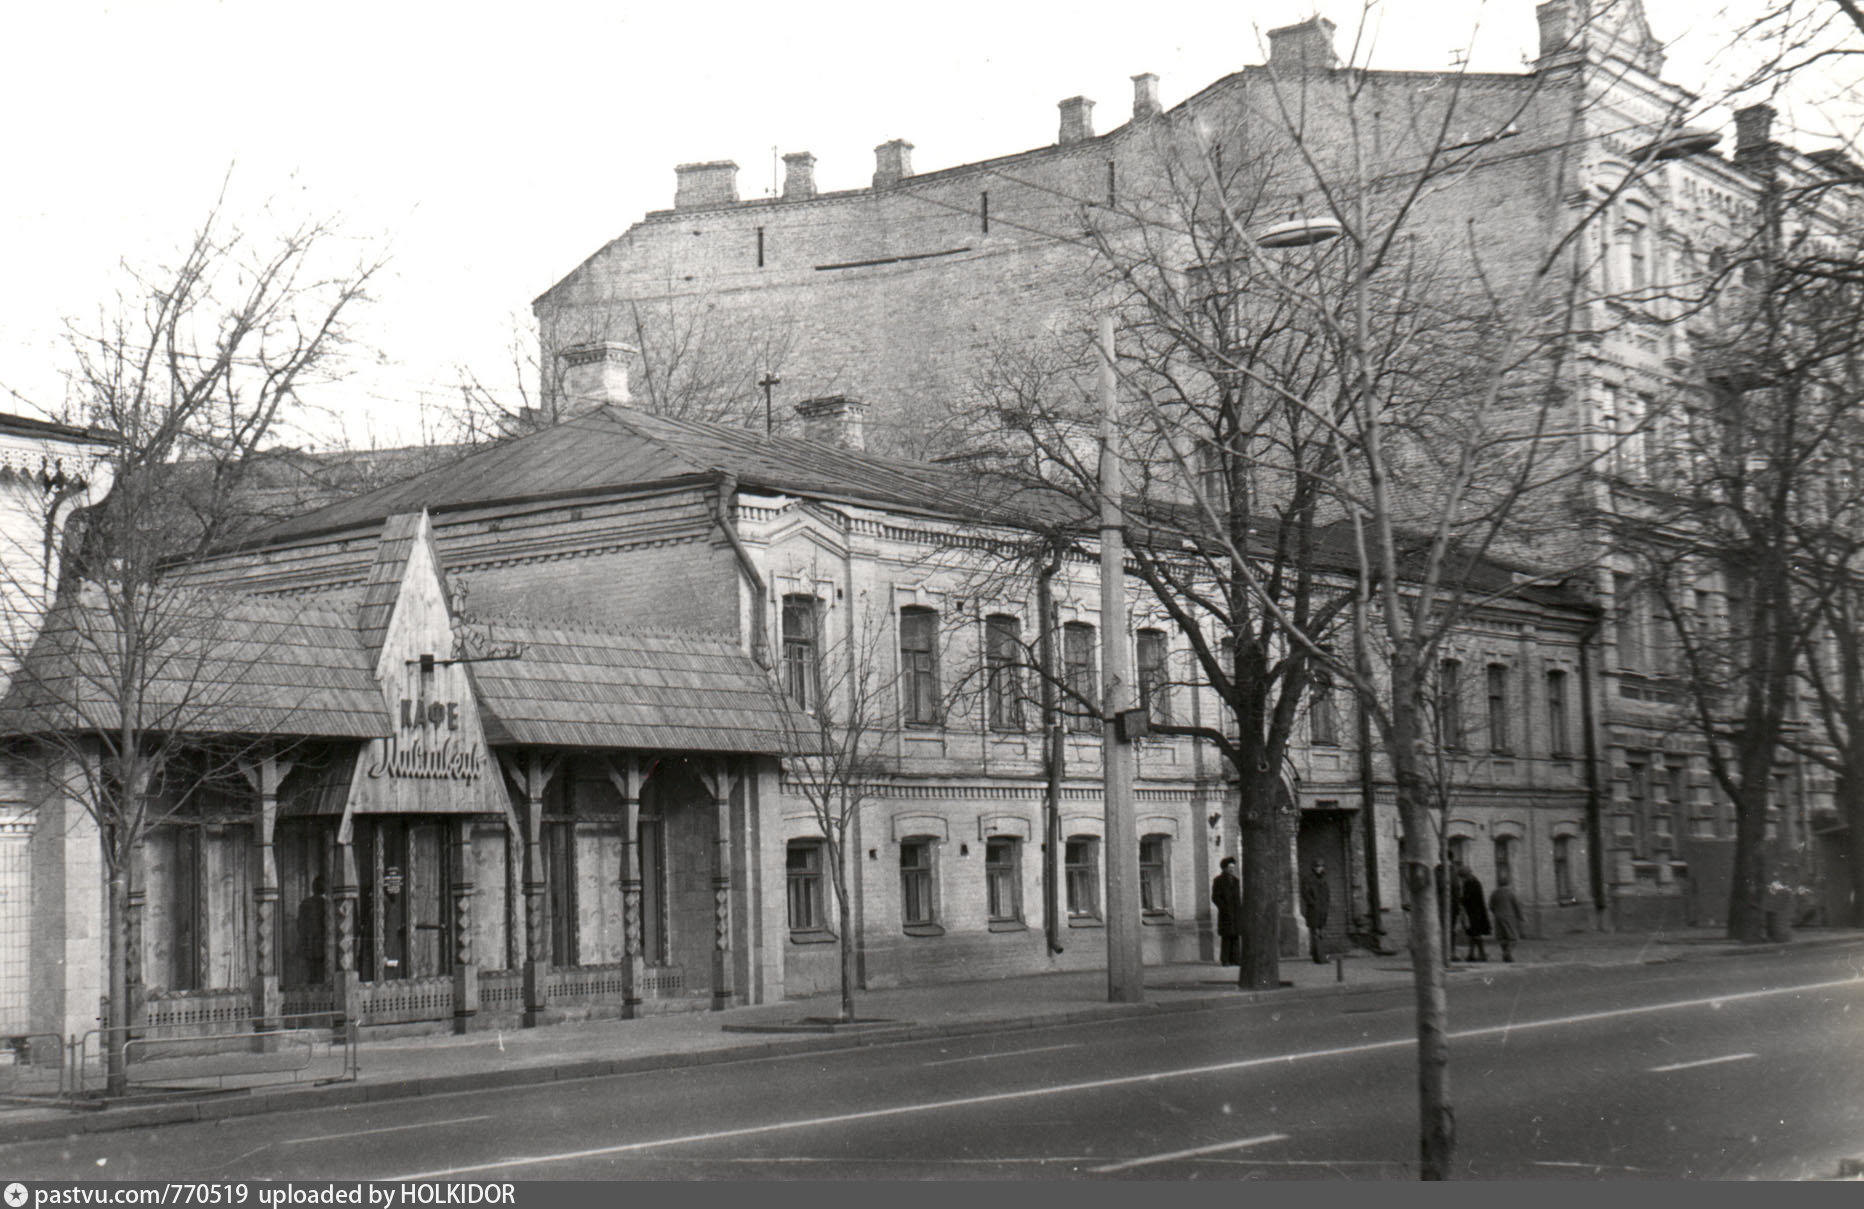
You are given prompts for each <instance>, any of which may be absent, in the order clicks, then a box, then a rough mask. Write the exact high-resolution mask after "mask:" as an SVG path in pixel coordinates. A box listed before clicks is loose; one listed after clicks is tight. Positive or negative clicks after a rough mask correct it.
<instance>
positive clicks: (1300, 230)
mask: <svg viewBox="0 0 1864 1209" xmlns="http://www.w3.org/2000/svg"><path fill="white" fill-rule="evenodd" d="M1340 231H1341V227H1340V220H1339V219H1337V218H1333V217H1330V216H1328V215H1324V214H1317V215H1312V216H1309V217H1307V218H1290V219H1289V220H1288V221H1287V222H1278V223H1276V224H1275V225H1274V226H1272V227H1270V228H1269V229H1268V230H1266V231H1264V232H1262V233H1261V234H1260V235H1258V236H1256V246H1257V247H1258V248H1309V247H1313V246H1314V245H1315V244H1322V243H1326V242H1327V241H1329V240H1333V239H1338V238H1339V237H1340Z"/></svg>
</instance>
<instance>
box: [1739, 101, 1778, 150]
mask: <svg viewBox="0 0 1864 1209" xmlns="http://www.w3.org/2000/svg"><path fill="white" fill-rule="evenodd" d="M1775 116H1776V114H1775V111H1774V108H1773V106H1771V105H1767V104H1764V103H1763V104H1759V105H1749V106H1748V107H1747V108H1746V109H1737V110H1735V163H1737V164H1744V163H1747V162H1748V161H1750V160H1752V159H1754V158H1755V157H1757V156H1764V155H1766V154H1767V151H1768V149H1769V148H1770V147H1772V146H1773V119H1774V117H1775Z"/></svg>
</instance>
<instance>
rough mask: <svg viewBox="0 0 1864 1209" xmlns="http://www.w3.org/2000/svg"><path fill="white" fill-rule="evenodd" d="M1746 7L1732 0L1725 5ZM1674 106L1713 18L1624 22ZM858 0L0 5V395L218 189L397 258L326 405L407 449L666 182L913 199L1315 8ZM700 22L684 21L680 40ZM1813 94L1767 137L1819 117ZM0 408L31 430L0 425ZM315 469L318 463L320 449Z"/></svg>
mask: <svg viewBox="0 0 1864 1209" xmlns="http://www.w3.org/2000/svg"><path fill="white" fill-rule="evenodd" d="M1738 2H1742V3H1745V2H1747V0H1738ZM1646 5H1647V8H1648V11H1649V13H1650V17H1651V21H1652V24H1653V26H1654V27H1655V29H1656V33H1657V35H1658V37H1660V38H1662V39H1664V40H1666V41H1668V42H1671V43H1672V46H1671V68H1670V69H1669V70H1668V71H1667V72H1666V75H1668V76H1669V77H1670V78H1671V79H1672V80H1674V81H1675V82H1677V83H1680V84H1683V85H1685V86H1687V87H1691V88H1693V89H1696V90H1698V91H1702V92H1704V93H1705V94H1709V95H1713V91H1712V90H1713V89H1714V88H1715V87H1717V86H1719V82H1720V81H1722V80H1724V79H1726V78H1727V77H1729V76H1730V75H1731V74H1732V73H1733V72H1734V71H1735V70H1737V68H1738V66H1739V65H1738V64H1736V63H1734V62H1733V61H1731V60H1729V59H1727V58H1726V57H1724V58H1721V59H1719V60H1716V59H1715V56H1716V55H1717V53H1718V52H1719V51H1720V49H1721V47H1722V45H1723V44H1724V43H1725V42H1726V40H1727V34H1726V30H1727V29H1728V24H1727V22H1726V19H1725V18H1722V17H1720V16H1719V15H1712V14H1713V9H1714V5H1713V4H1712V3H1711V4H1699V3H1690V2H1688V0H1646ZM889 7H891V6H881V5H877V4H873V3H872V2H871V0H866V2H863V3H858V4H857V3H832V4H830V3H807V2H802V3H796V2H792V3H770V2H769V0H762V2H758V3H737V2H734V0H715V2H714V3H711V4H708V5H705V6H703V7H700V8H698V9H691V8H687V7H685V6H680V5H673V4H665V3H656V4H645V3H609V4H597V3H574V2H571V0H541V2H540V0H531V2H527V3H523V4H518V3H507V4H498V5H494V4H484V3H473V2H471V0H463V2H454V3H448V4H400V3H389V2H385V0H370V2H361V3H357V2H351V0H310V2H306V3H293V4H289V5H287V4H280V3H263V4H261V3H236V2H229V3H208V2H204V0H167V2H162V3H145V4H111V5H98V4H96V3H95V2H94V0H92V2H88V3H79V2H52V0H46V2H42V3H36V4H26V3H14V4H10V5H8V6H7V7H6V15H5V16H4V17H0V34H3V35H4V36H3V37H0V46H4V49H3V50H0V107H3V109H0V111H3V112H5V113H6V114H7V118H6V126H5V131H4V135H3V136H0V137H4V138H5V140H6V141H7V143H8V144H9V146H8V148H7V155H6V160H5V162H6V164H7V165H8V167H9V169H10V171H9V173H8V174H7V176H6V177H5V178H4V179H5V184H4V186H3V187H0V273H3V274H4V279H3V284H0V291H3V292H0V385H3V386H5V387H7V388H10V389H12V390H14V391H17V392H19V393H20V394H22V395H24V396H25V397H26V399H28V400H30V401H32V402H36V403H38V404H40V405H41V406H42V407H45V408H54V407H56V406H57V405H58V404H59V402H60V401H61V398H62V394H63V386H62V380H61V378H60V377H59V374H58V371H59V369H60V368H61V367H62V366H63V365H65V364H66V363H67V358H66V355H65V353H64V352H63V349H62V342H61V338H60V333H61V330H62V320H64V319H65V318H67V317H80V318H81V317H83V316H84V315H86V314H94V313H95V311H96V307H97V305H98V301H99V300H100V299H102V298H104V297H106V296H107V295H108V293H109V291H110V290H111V289H112V288H113V287H114V286H115V285H116V284H118V282H119V280H120V278H119V277H118V275H117V266H118V262H119V260H121V259H128V260H130V261H131V262H133V263H148V262H150V261H152V260H159V259H160V258H162V257H164V256H165V255H167V254H169V253H170V252H171V251H172V250H173V249H174V248H175V247H176V245H178V244H179V243H181V242H182V241H184V240H185V239H186V238H187V237H188V235H189V234H190V233H191V231H192V229H193V227H194V225H195V224H196V223H198V221H199V220H200V218H201V217H202V215H204V214H205V212H206V210H207V208H208V207H209V205H210V204H211V203H212V202H213V200H214V197H215V195H216V194H217V192H218V191H219V188H220V183H221V181H222V179H223V177H225V176H226V175H227V172H228V169H229V166H231V168H232V173H233V189H232V195H231V199H230V203H229V208H230V210H231V211H232V213H233V214H234V216H235V217H237V216H238V215H239V214H240V213H242V211H243V210H245V209H250V208H252V207H256V206H257V205H259V204H260V203H261V202H262V201H264V200H265V199H267V198H278V199H282V200H283V201H284V202H285V203H286V206H287V208H295V209H299V210H302V211H307V212H312V213H318V214H338V215H341V216H342V218H343V220H344V222H345V225H346V228H347V229H348V230H349V231H351V232H352V233H354V234H357V235H360V236H367V237H379V238H380V239H382V240H384V241H386V243H387V246H388V248H389V251H390V252H391V255H392V261H391V265H390V272H389V274H388V275H387V276H386V277H385V278H383V279H382V281H381V282H380V285H379V287H378V289H377V290H376V294H377V297H378V301H376V302H375V303H373V304H372V305H371V306H370V307H369V308H368V310H367V311H366V312H364V313H362V314H360V315H359V316H358V317H357V318H358V320H359V327H360V329H361V331H362V334H363V335H365V336H366V337H367V339H368V340H369V342H370V343H371V345H372V346H373V347H374V348H375V349H376V350H378V351H379V354H380V356H379V361H378V362H377V363H374V364H370V365H367V366H364V367H363V368H362V369H361V370H360V371H359V372H358V373H356V374H355V375H354V376H352V377H351V378H350V379H348V380H347V381H346V382H344V383H342V384H340V385H337V386H333V387H330V388H327V390H326V393H325V395H324V397H323V398H321V399H320V402H322V403H324V404H326V405H328V406H331V407H333V408H334V409H336V410H337V411H339V412H340V413H342V414H343V415H344V416H345V417H346V423H345V426H344V434H343V435H344V437H346V438H347V440H348V441H349V442H350V443H352V444H355V445H360V446H368V445H371V444H394V443H399V442H404V441H410V440H414V439H416V438H417V436H418V431H419V430H418V412H419V407H420V404H421V402H422V400H423V399H425V400H427V401H429V402H433V403H438V402H444V401H447V400H449V399H450V398H451V397H453V396H454V395H455V393H456V389H455V383H456V382H457V380H458V376H457V372H456V370H455V366H456V365H458V364H460V363H467V364H470V365H472V366H474V367H475V368H476V369H478V371H479V372H480V373H481V374H482V375H484V376H486V377H487V378H489V379H496V380H501V381H502V380H508V379H509V371H508V369H505V368H502V367H503V366H504V365H505V347H506V345H507V344H508V342H509V338H510V331H511V326H512V324H513V322H514V321H516V322H522V323H525V324H527V325H528V321H529V306H530V301H531V299H532V298H534V297H536V296H537V295H538V294H539V293H541V292H542V291H543V290H545V289H547V288H548V287H549V286H550V285H551V284H553V283H554V282H555V281H557V280H558V279H559V278H561V277H562V276H563V275H564V274H565V273H567V272H569V271H570V270H571V269H572V268H574V267H575V266H576V264H577V263H578V262H579V261H581V260H582V259H583V258H584V257H586V256H587V255H589V254H590V253H592V252H594V251H595V250H596V249H597V248H599V247H600V246H601V245H602V244H603V243H605V242H606V241H608V240H609V239H612V238H613V237H615V236H616V235H619V234H620V233H621V232H622V231H624V230H625V229H626V228H627V227H628V225H629V224H630V223H632V222H633V221H635V220H636V219H638V218H639V217H640V216H641V215H642V214H643V213H644V212H645V211H647V210H650V209H661V208H665V207H667V206H669V205H671V204H672V199H673V165H674V164H676V163H682V162H686V161H690V160H711V159H733V160H736V161H737V162H738V164H739V165H740V166H741V169H742V170H741V172H740V174H739V188H740V190H741V192H742V194H743V195H744V196H747V197H751V196H758V195H761V194H763V193H765V192H766V191H768V190H770V189H771V187H772V184H773V179H772V178H773V172H772V152H773V150H776V151H801V150H807V151H813V152H814V153H815V154H816V156H817V158H818V161H819V162H818V166H817V176H818V180H819V182H820V184H821V186H822V188H824V189H836V188H851V187H858V186H862V185H865V184H866V183H867V181H868V177H869V175H870V174H871V173H872V171H873V148H874V146H875V144H877V143H880V142H883V141H885V140H887V139H892V138H905V139H908V140H910V141H911V142H912V143H913V144H915V150H914V153H913V161H914V166H915V168H917V169H918V170H920V171H928V170H932V169H936V168H942V167H946V166H949V165H953V164H960V163H965V162H967V161H970V160H976V159H982V158H986V157H990V156H995V155H1002V154H1006V153H1010V152H1014V151H1020V150H1024V149H1027V148H1030V147H1037V146H1042V145H1045V144H1048V143H1052V142H1053V141H1054V139H1055V129H1056V109H1055V103H1056V102H1057V101H1058V100H1060V99H1062V98H1064V97H1070V96H1075V95H1077V94H1084V95H1086V96H1088V97H1091V98H1094V99H1095V100H1096V101H1097V102H1098V103H1099V111H1098V113H1097V114H1096V119H1097V121H1096V125H1097V127H1098V128H1099V129H1101V130H1106V129H1110V128H1112V127H1113V126H1115V125H1118V124H1119V123H1120V122H1122V121H1124V120H1125V118H1126V116H1127V115H1128V113H1129V111H1130V104H1131V89H1132V86H1131V84H1130V82H1129V77H1130V76H1132V75H1133V74H1135V73H1137V72H1141V71H1152V72H1156V73H1158V75H1159V76H1160V94H1161V99H1162V100H1163V101H1164V103H1165V104H1166V105H1168V106H1169V105H1172V104H1175V103H1177V102H1178V101H1180V100H1183V99H1184V98H1185V97H1186V96H1188V95H1190V94H1191V93H1193V92H1195V91H1196V90H1197V89H1199V88H1201V87H1203V86H1204V85H1205V84H1208V83H1209V82H1211V81H1212V80H1215V79H1217V78H1218V77H1220V76H1223V75H1225V74H1228V73H1229V72H1232V71H1235V70H1237V69H1238V68H1240V67H1242V66H1243V65H1245V64H1249V63H1256V62H1260V61H1261V60H1262V53H1263V52H1262V48H1261V42H1260V34H1261V31H1266V30H1267V29H1269V28H1271V27H1273V26H1276V25H1281V24H1285V23H1287V22H1289V21H1294V20H1299V19H1301V18H1302V17H1305V16H1307V15H1309V14H1310V13H1312V12H1313V11H1315V9H1316V7H1318V9H1319V11H1321V12H1323V13H1326V14H1327V15H1329V16H1331V17H1332V18H1333V19H1334V20H1335V21H1336V22H1338V23H1339V24H1340V26H1341V34H1340V38H1341V46H1342V49H1343V50H1344V49H1345V48H1346V46H1347V44H1348V43H1347V40H1348V38H1349V36H1350V31H1351V30H1352V29H1353V28H1354V27H1355V26H1356V25H1357V24H1358V20H1359V18H1358V12H1359V6H1358V5H1357V4H1347V3H1331V2H1328V3H1321V4H1319V5H1318V6H1316V5H1315V4H1313V3H1312V0H1264V2H1261V3H1254V4H1249V3H1241V2H1239V0H1213V2H1209V3H1204V2H1183V3H1180V2H1176V0H1157V2H1155V3H1150V4H1143V5H1141V4H1133V3H1131V2H1130V0H1124V2H1120V3H1114V2H1111V0H1077V2H1074V3H1066V4H1063V3H1056V4H1037V3H1025V2H1022V0H1016V2H1013V3H1012V2H1006V0H947V2H943V3H940V4H937V5H918V6H901V8H900V9H898V10H897V11H899V12H901V13H908V12H910V13H911V14H912V15H911V16H891V15H880V14H882V13H883V12H885V11H887V9H888V8H889ZM1377 11H1378V12H1379V14H1380V16H1379V18H1378V28H1377V31H1376V33H1377V38H1376V43H1375V46H1374V50H1373V53H1372V54H1371V61H1372V62H1373V63H1374V64H1375V65H1378V66H1385V67H1392V68H1411V69H1428V68H1432V67H1443V66H1448V65H1449V64H1450V63H1451V61H1452V53H1453V52H1454V51H1456V50H1458V49H1459V48H1461V47H1466V46H1469V45H1471V42H1472V38H1473V45H1474V54H1473V57H1472V59H1471V62H1472V64H1473V65H1474V66H1476V67H1477V68H1481V69H1488V70H1519V69H1520V67H1521V64H1522V60H1523V58H1524V57H1525V56H1531V55H1532V54H1533V51H1534V40H1535V32H1534V31H1535V21H1534V15H1533V0H1489V3H1487V4H1486V5H1484V4H1478V3H1475V2H1473V0H1386V2H1385V3H1384V4H1382V5H1380V6H1379V9H1378V10H1377ZM694 14H702V15H694ZM1817 99H1818V98H1817V97H1816V96H1808V97H1807V98H1805V100H1804V102H1802V106H1801V110H1800V111H1799V112H1796V113H1794V114H1792V115H1790V116H1791V117H1793V118H1794V119H1796V120H1797V122H1798V123H1799V124H1800V125H1802V126H1806V127H1820V126H1824V127H1828V128H1829V127H1830V126H1831V125H1832V124H1833V118H1832V116H1831V113H1830V112H1829V111H1821V110H1820V109H1818V108H1817V107H1816V105H1815V104H1813V102H1815V101H1816V100H1817ZM0 409H3V410H14V411H24V412H27V413H28V414H31V412H32V409H31V408H30V407H28V406H25V405H22V404H21V403H20V402H18V401H7V400H4V399H0ZM323 435H324V438H325V440H326V441H329V440H335V439H338V438H337V437H336V434H335V433H328V434H323Z"/></svg>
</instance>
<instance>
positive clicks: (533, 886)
mask: <svg viewBox="0 0 1864 1209" xmlns="http://www.w3.org/2000/svg"><path fill="white" fill-rule="evenodd" d="M499 759H500V761H501V762H502V763H503V765H504V768H505V772H506V775H507V776H509V777H510V778H511V780H512V782H513V784H514V785H515V786H516V787H517V789H518V792H519V795H520V796H521V797H522V799H523V803H522V806H521V808H520V810H519V816H518V823H519V826H520V827H521V828H522V829H523V831H524V837H523V839H524V1026H525V1027H526V1028H531V1027H534V1026H536V1025H537V1024H539V1023H542V1021H543V1018H544V1013H545V1011H546V1009H547V1008H548V1006H549V999H550V988H549V986H548V983H547V980H546V975H547V974H548V972H549V964H548V963H549V957H548V953H549V943H548V942H549V937H548V936H546V935H545V932H544V929H545V927H546V925H547V924H548V920H547V918H546V915H545V903H544V892H545V890H546V889H547V888H548V887H547V884H546V882H545V880H544V851H543V827H544V790H545V789H546V788H548V786H549V785H550V778H551V777H553V776H554V775H556V771H557V768H558V767H559V766H561V764H562V762H563V761H562V757H560V756H552V757H546V756H544V755H543V754H542V753H540V752H534V751H530V752H524V753H522V754H521V755H511V756H508V755H505V754H504V753H500V756H499Z"/></svg>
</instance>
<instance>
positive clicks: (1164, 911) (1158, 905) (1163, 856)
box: [1139, 835, 1171, 917]
mask: <svg viewBox="0 0 1864 1209" xmlns="http://www.w3.org/2000/svg"><path fill="white" fill-rule="evenodd" d="M1170 849H1171V839H1170V837H1168V836H1163V835H1147V836H1141V837H1140V839H1139V909H1140V911H1141V912H1143V913H1144V914H1146V915H1150V916H1155V917H1157V916H1168V915H1170V914H1171V878H1170V866H1169V864H1168V858H1169V857H1170Z"/></svg>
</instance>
